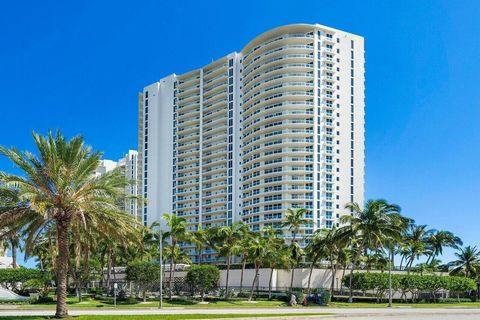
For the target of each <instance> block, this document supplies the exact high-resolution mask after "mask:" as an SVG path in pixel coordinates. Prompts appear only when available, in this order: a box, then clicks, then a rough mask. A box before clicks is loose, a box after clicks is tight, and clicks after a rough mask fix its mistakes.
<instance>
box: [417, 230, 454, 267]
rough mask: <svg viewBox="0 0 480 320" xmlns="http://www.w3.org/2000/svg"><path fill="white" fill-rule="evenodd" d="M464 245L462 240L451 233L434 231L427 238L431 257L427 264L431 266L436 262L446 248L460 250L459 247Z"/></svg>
mask: <svg viewBox="0 0 480 320" xmlns="http://www.w3.org/2000/svg"><path fill="white" fill-rule="evenodd" d="M462 244H463V243H462V240H461V239H460V238H459V237H456V236H455V235H454V234H453V233H451V232H450V231H443V230H440V231H433V232H432V233H431V234H430V236H429V237H428V238H427V246H428V249H429V256H428V258H427V262H426V263H427V264H429V263H430V262H432V261H433V260H435V258H436V257H438V256H439V255H441V254H442V253H443V248H444V247H449V248H458V246H461V245H462Z"/></svg>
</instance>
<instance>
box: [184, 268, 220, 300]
mask: <svg viewBox="0 0 480 320" xmlns="http://www.w3.org/2000/svg"><path fill="white" fill-rule="evenodd" d="M219 280H220V271H219V270H218V268H217V267H216V266H212V265H198V266H192V267H191V268H190V269H189V270H188V273H187V278H186V281H187V283H188V284H189V285H190V287H191V288H192V291H194V292H199V293H200V297H201V299H202V301H203V300H204V297H205V292H207V291H209V290H211V289H213V288H215V287H216V286H217V283H218V281H219Z"/></svg>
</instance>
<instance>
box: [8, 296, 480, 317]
mask: <svg viewBox="0 0 480 320" xmlns="http://www.w3.org/2000/svg"><path fill="white" fill-rule="evenodd" d="M163 305H164V307H165V308H174V307H177V308H192V309H206V308H225V309H228V308H261V307H263V308H279V307H288V304H287V303H286V302H283V301H278V300H271V301H269V300H264V299H259V300H257V301H255V302H253V303H249V302H247V301H244V300H238V299H232V300H228V301H223V300H215V301H210V302H209V303H208V304H200V303H198V302H197V301H194V300H189V299H177V300H173V301H168V300H164V304H163ZM386 306H387V304H386V303H373V302H354V303H347V302H331V303H330V304H329V305H328V307H326V308H385V307H386ZM393 306H394V307H398V308H401V307H404V308H480V302H461V303H455V302H453V303H436V304H434V303H394V305H393ZM12 307H14V308H18V309H22V310H41V309H47V310H53V309H54V308H55V302H51V303H39V304H28V303H22V304H16V305H3V306H2V305H0V310H1V309H10V310H11V309H12ZM68 307H69V309H72V310H75V309H112V308H115V307H114V305H113V299H112V298H102V299H100V300H93V299H91V298H86V299H84V300H83V301H82V302H80V303H79V302H78V300H77V298H76V297H69V298H68ZM157 307H158V300H157V301H154V300H150V301H148V302H146V303H143V302H138V301H135V300H132V301H130V302H118V303H117V307H116V308H117V309H138V308H157ZM299 307H302V306H299ZM308 307H319V306H318V305H317V304H310V305H309V306H308ZM0 320H1V319H0Z"/></svg>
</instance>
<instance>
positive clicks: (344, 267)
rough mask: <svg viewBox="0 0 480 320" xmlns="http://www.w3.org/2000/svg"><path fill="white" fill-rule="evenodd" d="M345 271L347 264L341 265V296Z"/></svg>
mask: <svg viewBox="0 0 480 320" xmlns="http://www.w3.org/2000/svg"><path fill="white" fill-rule="evenodd" d="M346 271H347V264H346V263H345V264H344V265H343V272H342V280H341V281H340V282H341V284H342V286H341V287H340V291H341V294H342V295H343V278H345V273H346Z"/></svg>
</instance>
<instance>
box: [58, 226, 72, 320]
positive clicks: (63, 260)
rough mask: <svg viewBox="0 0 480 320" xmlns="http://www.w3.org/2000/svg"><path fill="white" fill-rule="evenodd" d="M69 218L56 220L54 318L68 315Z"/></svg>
mask: <svg viewBox="0 0 480 320" xmlns="http://www.w3.org/2000/svg"><path fill="white" fill-rule="evenodd" d="M69 222H70V221H69V219H68V218H62V219H59V220H57V241H58V243H57V245H58V257H57V269H56V270H57V310H56V312H55V317H56V318H65V317H68V310H67V285H68V259H69V249H68V226H69Z"/></svg>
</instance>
